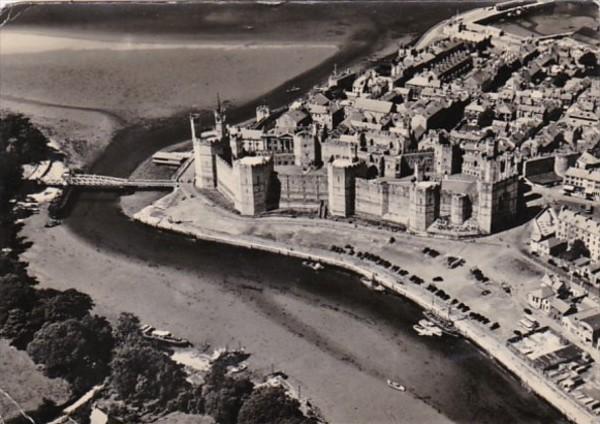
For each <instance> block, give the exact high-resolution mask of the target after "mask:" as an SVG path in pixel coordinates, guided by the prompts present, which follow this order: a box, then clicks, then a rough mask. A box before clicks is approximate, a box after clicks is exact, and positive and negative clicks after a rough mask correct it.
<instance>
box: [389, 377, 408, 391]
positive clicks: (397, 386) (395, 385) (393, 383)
mask: <svg viewBox="0 0 600 424" xmlns="http://www.w3.org/2000/svg"><path fill="white" fill-rule="evenodd" d="M387 385H388V386H389V387H391V388H392V389H394V390H398V391H399V392H405V391H406V387H404V386H403V385H402V384H400V383H398V382H396V381H393V380H390V379H389V378H388V379H387Z"/></svg>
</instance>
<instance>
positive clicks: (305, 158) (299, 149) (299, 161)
mask: <svg viewBox="0 0 600 424" xmlns="http://www.w3.org/2000/svg"><path fill="white" fill-rule="evenodd" d="M313 128H314V126H313ZM316 159H317V158H316V136H315V134H314V133H313V131H309V130H303V131H299V132H297V133H295V134H294V164H295V165H296V166H299V167H302V168H307V167H308V166H309V165H311V164H314V163H315V162H316Z"/></svg>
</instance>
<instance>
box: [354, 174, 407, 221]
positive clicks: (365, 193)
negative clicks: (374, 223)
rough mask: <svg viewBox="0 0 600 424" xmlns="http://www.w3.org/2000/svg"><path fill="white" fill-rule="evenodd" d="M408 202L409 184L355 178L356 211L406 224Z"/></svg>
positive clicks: (360, 213)
mask: <svg viewBox="0 0 600 424" xmlns="http://www.w3.org/2000/svg"><path fill="white" fill-rule="evenodd" d="M409 202H410V185H409V184H393V183H392V184H390V183H388V182H386V181H380V180H365V179H359V178H357V179H356V213H357V214H359V215H366V216H372V217H379V218H383V219H385V220H387V221H392V222H397V223H400V224H406V223H407V222H408V211H409Z"/></svg>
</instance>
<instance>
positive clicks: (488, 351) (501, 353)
mask: <svg viewBox="0 0 600 424" xmlns="http://www.w3.org/2000/svg"><path fill="white" fill-rule="evenodd" d="M176 193H177V190H176V191H174V192H173V193H171V194H169V195H166V196H164V197H163V198H161V199H159V200H158V201H156V202H160V201H161V200H162V199H164V198H166V197H169V196H175V195H176ZM156 202H155V203H156ZM155 203H153V204H152V205H150V206H147V207H145V208H143V209H142V210H141V211H139V212H138V213H136V214H134V215H133V216H130V218H131V219H133V220H135V221H137V222H140V223H143V224H145V225H147V226H150V227H154V228H158V229H160V230H166V231H168V232H172V233H175V234H179V235H184V236H186V237H190V238H194V239H198V240H203V241H208V242H214V243H221V244H227V245H230V246H235V247H240V248H244V249H249V250H260V251H264V252H269V253H273V254H276V255H282V256H289V257H294V258H297V259H301V260H310V261H318V262H321V263H323V264H327V265H329V266H333V267H337V268H341V269H344V270H347V271H349V272H352V273H354V274H357V275H359V276H361V277H365V278H370V279H373V280H374V281H376V282H377V283H379V284H380V285H382V286H384V287H385V288H386V289H387V290H390V291H391V292H393V293H395V294H397V295H400V296H402V297H403V298H405V299H408V300H410V301H411V302H413V303H415V304H416V305H418V306H419V307H420V308H422V309H423V310H424V311H431V312H433V313H435V314H437V315H439V316H442V317H444V318H446V317H447V318H448V319H449V320H450V321H452V323H453V324H454V326H455V327H456V329H457V330H458V331H459V333H460V334H461V335H462V336H463V337H464V338H465V339H467V340H468V341H470V342H472V343H473V344H474V345H475V346H476V347H477V348H478V349H479V350H480V351H482V352H483V353H484V354H485V355H486V356H488V357H489V358H491V359H492V360H493V362H494V363H496V364H497V365H500V366H501V368H502V369H504V370H507V371H509V373H510V374H511V375H513V376H514V377H516V378H517V379H518V380H519V382H520V383H521V384H523V385H524V386H525V387H527V388H528V389H529V390H532V391H533V392H535V393H536V394H537V395H538V396H539V397H541V398H543V399H544V400H546V401H547V402H548V403H549V404H550V405H552V406H553V407H554V408H556V409H557V410H558V411H560V412H561V413H562V414H563V415H564V416H565V417H566V418H567V419H569V420H571V421H573V422H575V423H578V424H580V423H593V422H596V421H595V417H594V416H592V415H591V414H590V413H589V412H588V411H587V410H585V409H584V408H583V407H581V406H579V405H577V404H576V403H574V402H573V401H572V400H571V399H570V398H569V397H568V396H567V395H566V394H564V393H562V392H560V391H559V390H558V389H557V388H555V387H553V386H551V385H550V384H549V382H548V381H547V380H545V379H544V377H543V376H541V375H539V373H537V372H536V371H535V370H534V369H533V368H531V367H530V366H529V365H528V364H526V363H525V362H523V361H522V360H521V359H520V358H518V357H517V356H516V355H515V354H514V353H513V352H512V351H510V350H509V349H508V347H507V346H506V345H502V344H500V343H499V342H498V341H497V340H496V339H495V338H494V337H493V336H491V335H489V334H486V333H485V330H483V329H481V328H479V327H478V325H477V324H475V323H474V322H472V321H470V320H469V319H468V318H467V317H466V314H462V313H460V312H459V311H454V316H453V314H452V313H450V312H449V307H447V305H445V304H444V305H440V304H439V302H438V303H436V302H432V301H431V299H432V297H433V296H432V295H431V294H430V293H428V292H427V291H425V290H424V289H422V288H421V287H420V286H416V285H411V283H410V282H408V279H407V278H406V277H398V276H391V273H388V272H387V271H386V270H384V269H377V270H376V271H375V270H372V269H370V268H372V266H370V265H367V264H361V265H357V264H355V263H352V262H350V261H347V260H343V259H339V258H336V257H333V255H330V254H326V253H324V252H317V253H315V252H312V253H310V252H308V250H307V249H306V248H305V247H301V246H297V245H296V246H294V247H287V246H284V245H282V244H281V243H278V242H276V241H274V240H268V239H265V238H261V237H257V236H248V238H247V239H246V238H242V237H236V236H232V235H227V234H222V233H218V232H217V231H212V232H211V233H209V232H208V231H206V230H204V231H203V230H200V229H198V228H194V229H192V230H190V229H186V228H185V224H176V223H173V222H168V220H167V221H165V220H164V219H160V218H156V217H151V216H150V215H149V213H148V211H150V210H151V209H152V208H154V207H155ZM123 213H125V212H124V211H123ZM240 219H244V217H240ZM258 219H259V220H260V219H261V218H258ZM278 219H280V220H285V219H286V218H282V217H278ZM246 220H251V219H246ZM290 221H292V220H291V219H290ZM400 280H404V281H402V282H401V281H400ZM405 283H406V284H405ZM457 315H458V316H457Z"/></svg>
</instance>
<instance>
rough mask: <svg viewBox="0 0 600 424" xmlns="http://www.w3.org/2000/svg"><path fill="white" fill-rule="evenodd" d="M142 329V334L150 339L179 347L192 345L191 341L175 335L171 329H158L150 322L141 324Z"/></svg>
mask: <svg viewBox="0 0 600 424" xmlns="http://www.w3.org/2000/svg"><path fill="white" fill-rule="evenodd" d="M140 330H141V332H142V336H144V337H145V338H147V339H150V340H156V341H158V342H161V343H164V344H167V345H171V346H177V347H186V346H190V345H191V343H190V342H189V341H187V340H185V339H181V338H179V337H175V336H174V335H172V334H171V333H170V332H169V331H165V330H157V329H155V328H154V327H152V326H151V325H148V324H145V325H143V326H141V327H140Z"/></svg>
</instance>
